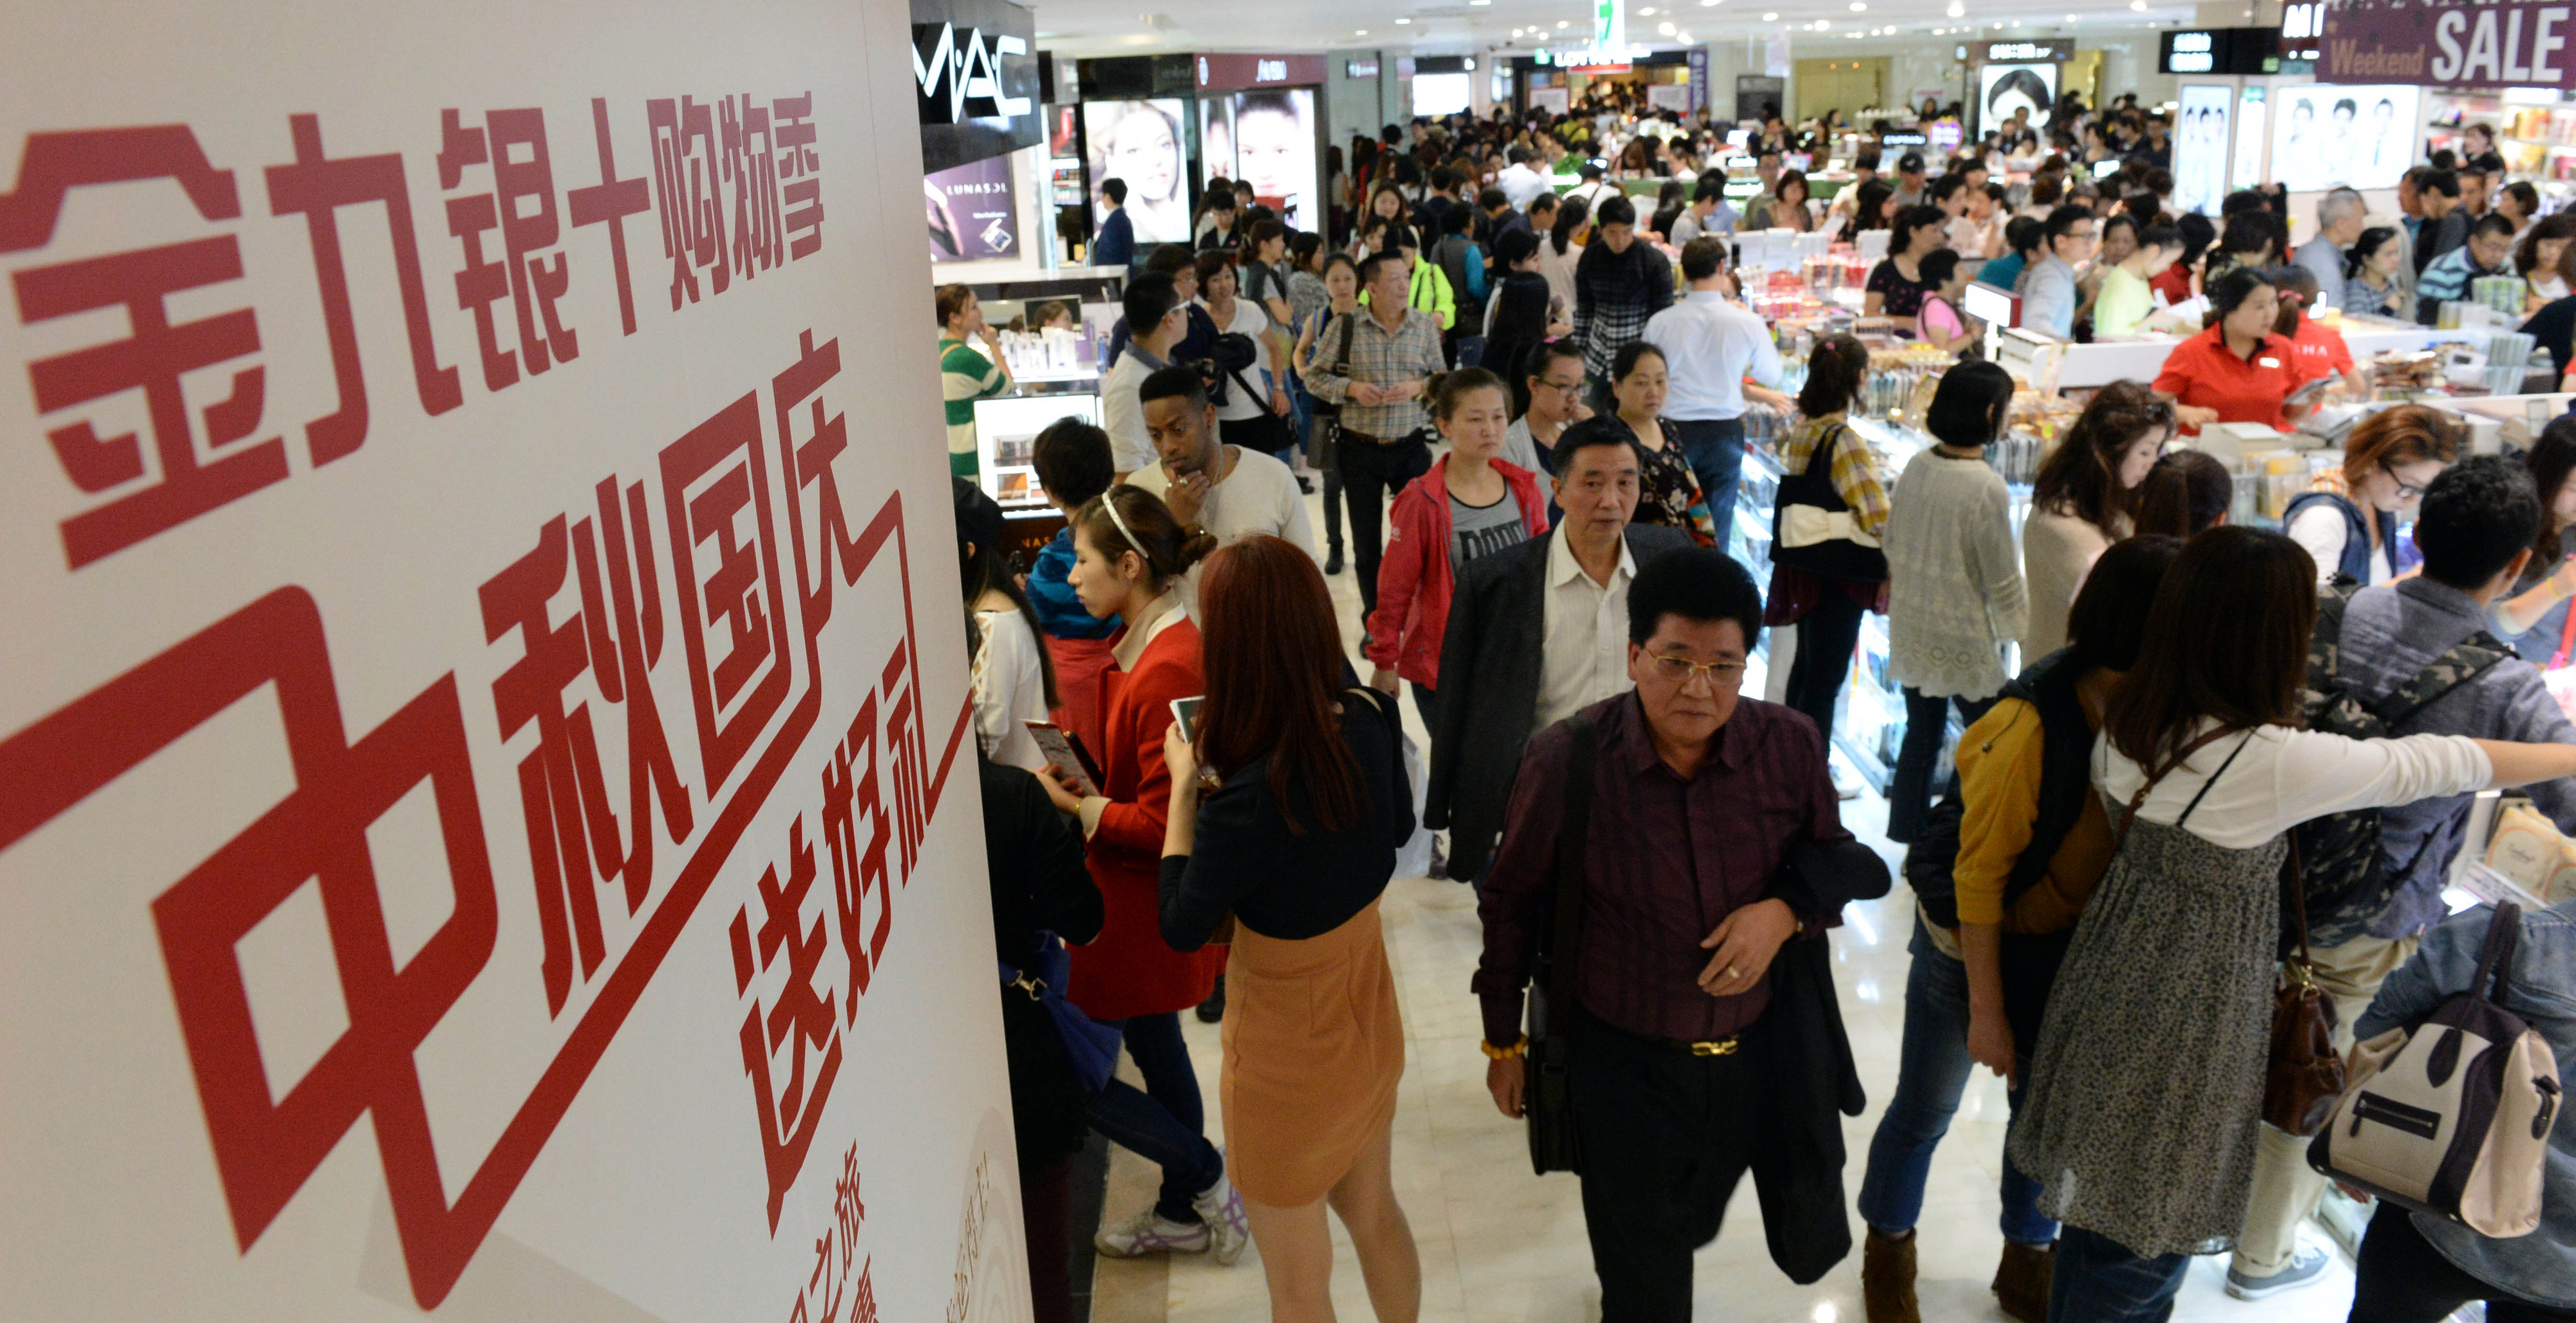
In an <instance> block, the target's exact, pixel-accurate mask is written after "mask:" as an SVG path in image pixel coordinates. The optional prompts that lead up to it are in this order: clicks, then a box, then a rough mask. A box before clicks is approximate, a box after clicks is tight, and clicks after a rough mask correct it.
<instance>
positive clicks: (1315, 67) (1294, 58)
mask: <svg viewBox="0 0 2576 1323" xmlns="http://www.w3.org/2000/svg"><path fill="white" fill-rule="evenodd" d="M1191 61H1192V64H1193V65H1194V66H1195V70H1196V73H1197V76H1198V88H1199V90H1200V91H1202V92H1248V91H1252V90H1254V89H1256V88H1263V87H1318V86H1321V85H1322V84H1323V81H1324V74H1325V71H1326V70H1327V69H1328V68H1329V67H1330V66H1329V65H1328V64H1327V63H1326V61H1325V59H1324V57H1323V56H1321V55H1231V54H1219V53H1215V52H1210V53H1207V54H1203V55H1196V56H1192V57H1191ZM1354 76H1356V75H1354Z"/></svg>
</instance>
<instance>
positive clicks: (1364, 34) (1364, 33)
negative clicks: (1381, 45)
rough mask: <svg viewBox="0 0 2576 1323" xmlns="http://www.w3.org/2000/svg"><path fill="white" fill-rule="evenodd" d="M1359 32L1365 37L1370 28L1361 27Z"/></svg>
mask: <svg viewBox="0 0 2576 1323" xmlns="http://www.w3.org/2000/svg"><path fill="white" fill-rule="evenodd" d="M1359 34H1360V35H1361V36H1363V37H1365V36H1367V35H1368V29H1367V28H1361V29H1360V30H1359Z"/></svg>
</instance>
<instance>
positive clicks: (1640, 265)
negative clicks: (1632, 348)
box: [1574, 239, 1673, 381]
mask: <svg viewBox="0 0 2576 1323" xmlns="http://www.w3.org/2000/svg"><path fill="white" fill-rule="evenodd" d="M1672 303H1673V264H1672V263H1670V262H1668V261H1666V260H1664V255H1663V254H1662V253H1659V252H1656V251H1655V249H1654V247H1653V246H1652V245H1650V244H1648V243H1647V242H1646V241H1645V240H1643V239H1638V240H1635V241H1633V242H1631V243H1630V244H1629V245H1628V251H1626V252H1624V253H1614V252H1611V251H1610V245H1609V244H1608V243H1606V242H1595V243H1593V244H1591V245H1590V246H1588V247H1586V248H1585V249H1584V250H1583V258H1582V260H1580V261H1578V262H1576V263H1575V264H1574V342H1575V343H1576V344H1579V345H1581V346H1583V367H1584V370H1585V371H1587V372H1590V373H1591V374H1592V375H1594V376H1595V377H1598V378H1601V379H1603V380H1605V381H1606V380H1608V379H1609V376H1610V367H1611V363H1612V361H1613V360H1615V359H1616V358H1618V356H1619V351H1620V350H1622V349H1625V348H1627V347H1628V346H1629V345H1630V344H1632V343H1634V342H1636V341H1638V340H1641V339H1644V338H1645V335H1646V322H1647V320H1648V319H1650V318H1652V317H1653V316H1654V315H1655V314H1656V313H1659V312H1662V311H1663V310H1664V309H1666V308H1669V307H1671V306H1672Z"/></svg>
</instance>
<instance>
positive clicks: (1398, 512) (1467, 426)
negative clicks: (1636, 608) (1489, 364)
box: [1367, 368, 1547, 728]
mask: <svg viewBox="0 0 2576 1323" xmlns="http://www.w3.org/2000/svg"><path fill="white" fill-rule="evenodd" d="M1430 403H1431V418H1432V421H1433V422H1435V423H1438V424H1439V426H1440V435H1441V436H1442V437H1443V438H1444V439H1446V440H1447V441H1448V442H1449V454H1448V455H1447V457H1445V458H1443V459H1442V460H1441V461H1440V462H1439V463H1437V464H1434V465H1432V466H1431V471H1430V472H1429V473H1425V474H1423V475H1422V476H1421V477H1419V478H1416V479H1414V480H1413V481H1412V482H1411V483H1409V484H1407V485H1406V487H1405V489H1404V490H1403V491H1401V492H1398V493H1396V497H1395V510H1394V517H1393V519H1392V520H1391V521H1390V522H1391V524H1392V527H1393V530H1394V531H1392V532H1390V533H1389V534H1388V535H1387V540H1386V557H1385V559H1383V560H1381V561H1379V562H1378V567H1377V609H1376V610H1375V611H1372V612H1370V613H1369V618H1368V645H1367V651H1368V659H1369V660H1370V661H1371V662H1374V663H1376V665H1377V674H1376V675H1375V676H1374V677H1373V678H1372V679H1370V681H1369V683H1370V684H1371V685H1373V686H1375V687H1376V688H1378V689H1380V690H1383V691H1385V692H1386V693H1389V694H1393V693H1394V692H1395V686H1396V681H1397V680H1398V679H1403V680H1406V681H1410V682H1411V683H1412V685H1413V705H1414V706H1415V707H1417V708H1419V709H1421V711H1422V724H1423V726H1424V727H1425V728H1428V727H1429V726H1430V725H1431V724H1432V723H1431V706H1432V704H1433V703H1434V702H1435V701H1437V691H1438V689H1439V688H1440V640H1441V637H1442V633H1443V631H1445V630H1446V629H1447V628H1448V625H1449V596H1450V593H1451V591H1452V589H1453V588H1454V587H1455V585H1456V583H1457V576H1458V575H1459V573H1460V572H1461V571H1463V570H1465V569H1466V568H1467V565H1468V564H1469V563H1470V562H1472V561H1474V560H1476V559H1478V558H1480V557H1483V556H1486V555H1490V554H1491V553H1493V552H1497V551H1501V550H1503V549H1504V548H1506V547H1512V546H1518V545H1519V544H1521V543H1523V542H1526V541H1528V540H1529V539H1531V538H1534V537H1542V536H1545V535H1546V533H1547V498H1546V497H1545V496H1543V495H1541V494H1540V492H1539V486H1538V477H1537V475H1535V474H1532V473H1531V472H1530V471H1529V470H1528V469H1525V468H1522V467H1520V466H1519V465H1517V464H1511V463H1507V462H1505V461H1503V460H1499V459H1496V458H1495V456H1496V455H1498V454H1500V453H1502V449H1503V434H1504V433H1505V432H1506V431H1508V430H1509V429H1510V427H1511V421H1512V417H1511V395H1510V392H1509V391H1507V390H1506V389H1505V388H1504V386H1503V382H1502V378H1500V377H1497V376H1495V375H1494V374H1493V373H1491V372H1487V371H1486V370H1484V369H1483V368H1462V369H1460V370H1458V371H1456V372H1451V373H1447V374H1445V375H1443V376H1441V377H1439V378H1437V379H1436V380H1435V381H1434V382H1433V383H1432V387H1431V392H1430Z"/></svg>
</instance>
